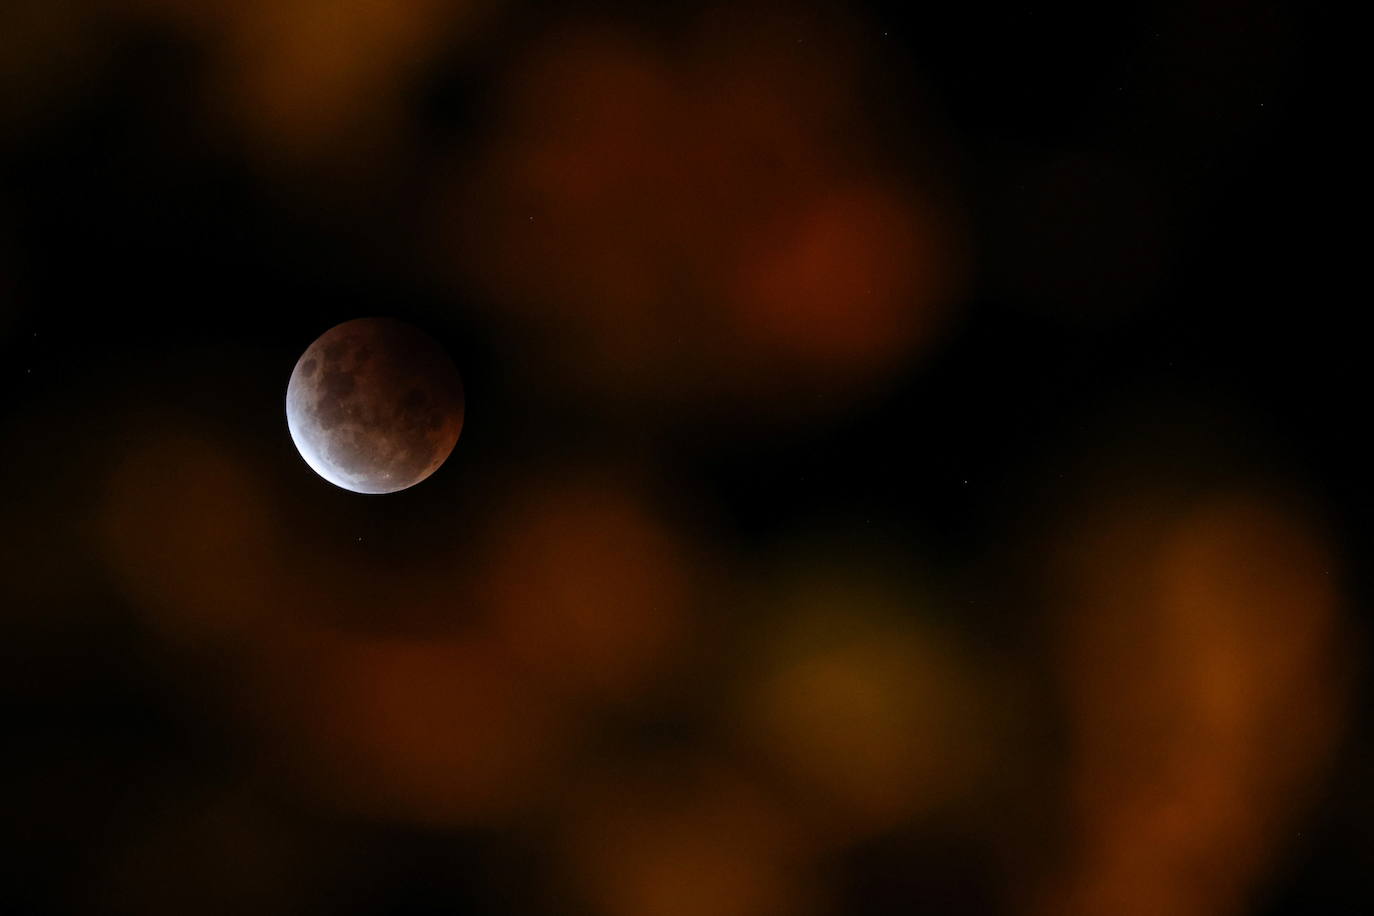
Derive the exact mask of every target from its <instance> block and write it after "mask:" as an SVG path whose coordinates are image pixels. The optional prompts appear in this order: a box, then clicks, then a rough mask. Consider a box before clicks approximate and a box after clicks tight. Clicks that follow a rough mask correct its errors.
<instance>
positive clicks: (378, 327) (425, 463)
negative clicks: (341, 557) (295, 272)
mask: <svg viewBox="0 0 1374 916" xmlns="http://www.w3.org/2000/svg"><path fill="white" fill-rule="evenodd" d="M286 424H287V427H288V428H289V429H290V430H291V438H292V440H293V441H294V442H295V443H296V448H297V449H299V450H300V453H301V457H302V458H304V459H305V461H306V463H307V464H309V465H310V467H311V468H313V469H314V471H315V473H317V474H319V475H320V476H321V477H323V478H324V479H325V480H327V481H329V482H330V483H332V484H335V485H337V486H340V487H343V488H344V489H345V490H352V491H353V492H355V493H394V492H396V491H397V490H404V489H405V488H406V487H412V486H414V485H415V484H417V483H419V482H420V481H422V480H424V479H425V478H426V477H428V476H429V475H430V474H433V473H434V472H435V470H437V469H438V467H439V465H441V464H443V463H444V460H445V459H446V458H448V456H449V453H450V452H452V451H453V446H454V444H455V443H456V442H457V441H458V434H459V433H460V432H462V429H463V383H462V381H461V380H460V379H459V377H458V370H457V369H455V368H454V366H453V362H452V360H450V359H449V358H448V354H446V353H445V352H444V351H443V349H442V348H441V347H440V346H439V345H438V344H437V343H436V342H435V341H434V340H433V339H432V338H431V337H429V335H427V334H425V333H424V332H423V331H420V330H419V329H418V328H414V327H411V326H410V325H408V324H403V323H401V322H399V321H394V320H392V319H389V318H359V319H356V320H354V321H346V322H344V323H343V324H341V325H339V326H337V327H335V328H331V329H330V330H328V331H326V332H325V333H324V334H323V335H321V337H320V338H319V339H318V340H316V341H315V342H314V343H312V344H311V345H310V347H309V348H308V349H307V350H306V351H305V353H304V354H303V355H302V356H301V358H300V360H299V361H297V363H296V368H295V369H294V370H293V371H292V373H291V381H290V383H289V384H288V385H287V388H286Z"/></svg>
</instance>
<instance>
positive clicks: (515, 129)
mask: <svg viewBox="0 0 1374 916" xmlns="http://www.w3.org/2000/svg"><path fill="white" fill-rule="evenodd" d="M725 18H726V19H728V20H729V23H728V27H725V26H722V25H721V24H720V23H718V22H715V21H713V20H712V19H711V17H705V18H704V19H703V21H702V22H700V23H699V24H698V25H697V27H696V28H695V29H694V30H692V31H691V32H690V33H689V35H688V36H687V37H683V38H679V39H675V40H673V41H671V42H670V41H666V40H660V39H657V38H655V37H653V36H651V35H649V34H646V33H637V32H634V31H631V30H629V29H625V28H612V27H602V28H590V27H582V28H572V29H568V30H565V31H562V32H557V33H555V34H553V35H551V36H549V37H547V38H546V39H545V40H544V41H542V42H541V43H538V44H536V45H535V46H534V47H533V48H532V49H531V50H530V51H529V52H528V53H527V55H526V56H525V57H524V58H523V59H521V60H519V61H518V62H517V63H516V64H515V65H514V67H513V68H512V74H511V76H510V78H509V80H508V83H509V89H508V92H507V95H506V97H505V98H506V101H505V109H504V112H505V113H504V117H503V119H502V122H501V127H500V128H499V129H498V130H497V132H496V134H495V136H494V137H493V138H492V140H491V142H490V147H489V149H487V150H486V151H485V154H484V156H483V157H482V159H481V161H479V162H478V163H476V164H475V167H474V166H471V165H469V164H467V163H464V164H463V165H462V166H461V169H462V171H461V173H460V174H459V175H458V176H457V178H456V179H455V182H454V191H453V194H452V196H451V197H450V198H449V202H448V203H447V204H446V205H445V209H444V210H443V211H442V212H441V214H440V216H439V219H438V222H437V225H438V228H439V230H440V231H439V234H438V238H437V241H436V249H435V256H436V258H437V259H438V262H439V264H440V269H441V270H442V271H446V272H448V273H450V274H451V275H453V276H454V277H455V279H457V280H458V281H459V282H460V283H463V284H468V283H471V284H475V285H476V286H477V287H479V288H480V289H481V290H482V291H483V296H484V297H485V298H488V299H489V300H490V301H491V302H492V303H493V304H495V305H496V306H498V309H499V310H498V313H497V315H496V317H497V319H498V320H499V321H501V322H502V323H503V325H504V326H506V327H509V328H511V329H513V330H514V331H516V332H518V333H519V335H520V339H521V340H522V341H524V342H525V343H526V344H527V345H528V346H529V347H530V348H531V351H532V352H534V353H536V354H537V355H538V358H537V359H536V360H531V361H530V365H532V366H537V367H539V370H538V371H540V372H542V373H544V375H542V376H541V379H542V380H543V382H544V383H545V384H548V385H549V386H551V388H552V389H553V390H560V389H564V388H569V387H570V390H572V391H574V392H577V393H579V394H582V395H584V396H585V395H587V394H592V395H595V396H596V397H598V399H601V400H604V401H607V402H610V403H612V404H617V405H621V406H624V405H631V406H632V405H634V404H635V403H638V402H643V403H645V404H650V403H658V402H659V401H660V400H661V399H664V398H666V399H668V401H669V402H670V403H683V402H689V403H691V402H698V403H700V402H706V403H711V404H712V405H713V407H714V408H715V409H721V408H722V407H726V406H727V405H731V406H740V407H749V408H750V409H753V408H757V407H760V406H763V407H766V406H768V405H773V406H774V407H775V408H777V407H782V408H786V409H796V408H797V407H799V406H800V404H801V398H803V397H804V396H807V395H812V394H815V393H817V392H824V393H826V394H829V395H832V396H833V397H834V398H836V399H838V401H839V402H841V403H843V402H844V401H845V400H847V399H849V398H850V397H852V396H854V395H856V394H858V393H861V392H863V391H865V390H867V389H868V388H869V387H871V386H872V385H874V384H879V383H881V381H882V380H884V379H885V378H887V377H888V375H889V374H890V373H891V372H892V371H893V370H894V369H895V368H896V367H897V366H898V365H900V364H901V363H902V362H903V361H904V360H906V359H908V358H910V357H911V356H912V355H913V354H915V353H918V352H920V351H921V350H923V349H924V348H925V347H926V346H928V345H929V344H930V343H931V342H932V341H933V339H934V336H935V334H936V331H937V330H938V328H939V327H940V326H941V325H942V324H943V316H944V313H945V311H946V309H947V308H948V306H950V305H951V304H952V303H953V301H954V300H955V298H956V297H957V295H958V294H959V292H960V290H961V283H962V276H963V272H964V260H965V252H964V247H965V243H964V239H963V235H962V230H961V228H960V223H959V219H958V216H957V212H956V210H955V209H954V207H953V199H954V195H953V194H952V193H951V191H950V183H949V181H948V180H947V179H945V178H943V177H942V176H941V175H940V174H939V172H938V170H936V169H935V168H934V166H933V165H932V163H931V162H926V161H915V160H913V161H909V162H906V163H902V164H901V165H900V166H898V165H894V164H892V163H890V162H885V161H883V160H882V159H881V158H880V157H878V156H877V155H876V150H877V146H876V143H875V132H876V130H877V127H876V125H875V124H872V123H865V122H864V120H863V119H862V118H861V117H859V116H857V115H856V112H857V111H858V110H859V106H858V105H857V102H858V100H859V99H860V98H861V95H862V89H861V88H860V87H861V77H862V75H863V73H864V68H863V67H862V66H861V63H860V57H859V55H857V54H856V53H855V52H854V49H853V48H852V47H850V46H849V45H848V44H847V43H846V41H845V40H844V38H843V36H844V35H845V34H846V30H845V29H844V28H843V27H837V28H834V29H830V30H826V29H821V28H817V29H816V30H815V33H814V34H810V35H809V36H808V37H809V38H810V39H811V40H810V41H807V42H800V41H795V40H793V39H790V38H789V39H786V40H783V39H780V38H779V37H777V34H776V33H775V32H773V31H770V30H769V29H768V28H767V17H766V16H762V15H760V16H757V17H754V16H751V15H749V14H738V15H737V16H735V17H734V18H731V17H729V16H727V17H725ZM722 399H728V400H722Z"/></svg>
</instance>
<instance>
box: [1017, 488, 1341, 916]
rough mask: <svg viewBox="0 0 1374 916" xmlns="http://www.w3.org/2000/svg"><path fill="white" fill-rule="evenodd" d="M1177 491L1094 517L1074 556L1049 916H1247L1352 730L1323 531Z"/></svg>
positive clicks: (1264, 493)
mask: <svg viewBox="0 0 1374 916" xmlns="http://www.w3.org/2000/svg"><path fill="white" fill-rule="evenodd" d="M1185 492H1186V491H1180V490H1177V489H1176V490H1175V491H1174V492H1172V493H1171V492H1169V491H1167V490H1163V491H1159V492H1156V493H1153V494H1146V493H1143V492H1142V493H1139V494H1137V498H1135V499H1130V500H1127V501H1124V502H1122V501H1120V500H1119V499H1116V500H1113V501H1111V502H1107V503H1103V504H1102V505H1101V506H1100V508H1099V509H1098V511H1097V512H1096V513H1095V514H1091V515H1089V516H1086V517H1085V519H1083V520H1082V522H1081V523H1080V524H1081V527H1080V528H1079V535H1078V539H1077V540H1075V541H1073V542H1072V543H1073V544H1074V545H1075V546H1074V548H1073V549H1072V550H1071V551H1069V552H1066V553H1065V554H1064V557H1065V558H1066V559H1067V560H1069V562H1070V565H1069V567H1068V568H1067V569H1064V570H1062V578H1061V579H1060V580H1059V583H1058V587H1059V589H1060V595H1061V596H1062V599H1063V601H1064V603H1063V605H1062V617H1061V620H1060V623H1061V638H1062V642H1061V651H1062V655H1061V657H1060V663H1061V665H1060V670H1061V672H1062V676H1063V679H1064V680H1063V683H1064V686H1065V688H1066V698H1067V702H1068V704H1069V707H1068V708H1069V717H1070V724H1071V727H1072V731H1073V756H1072V762H1071V774H1070V779H1071V781H1072V787H1073V792H1072V809H1071V810H1072V817H1073V823H1074V831H1073V835H1074V844H1073V846H1072V850H1071V852H1070V855H1069V860H1070V864H1069V866H1068V868H1067V872H1066V875H1065V876H1064V878H1063V883H1062V884H1061V885H1060V886H1059V887H1058V888H1057V890H1055V891H1054V893H1053V894H1052V895H1051V897H1050V899H1049V902H1048V903H1047V905H1046V908H1045V910H1044V912H1047V913H1056V914H1070V916H1072V914H1079V913H1081V914H1096V913H1103V912H1113V913H1122V914H1137V913H1138V914H1141V916H1144V914H1147V913H1148V914H1154V913H1166V912H1167V913H1177V914H1181V916H1193V914H1196V916H1225V914H1228V913H1240V912H1245V907H1246V905H1247V903H1248V900H1249V897H1250V895H1251V894H1252V893H1253V892H1254V891H1255V886H1254V883H1255V878H1256V876H1257V875H1259V874H1262V873H1263V872H1264V869H1265V868H1266V866H1267V865H1268V864H1269V862H1270V861H1271V859H1272V858H1273V857H1274V856H1275V855H1276V854H1278V853H1279V852H1281V851H1282V843H1283V839H1282V838H1283V837H1284V835H1285V830H1284V825H1285V824H1287V823H1288V822H1289V821H1290V819H1291V818H1292V817H1293V816H1294V815H1295V814H1297V813H1299V812H1301V811H1302V810H1303V808H1304V806H1305V804H1307V803H1308V801H1310V799H1309V798H1308V797H1307V796H1306V795H1305V792H1304V787H1310V786H1312V785H1315V784H1316V782H1317V780H1316V777H1318V776H1319V775H1320V772H1321V770H1322V767H1323V765H1324V763H1325V761H1326V760H1327V757H1328V755H1329V754H1330V752H1331V750H1332V749H1333V746H1334V745H1333V742H1334V740H1335V739H1336V737H1337V734H1338V727H1339V723H1340V722H1341V721H1342V719H1343V712H1342V710H1343V696H1344V691H1343V686H1344V677H1343V674H1342V670H1343V665H1342V659H1343V656H1342V652H1341V645H1340V642H1339V636H1338V629H1337V624H1338V619H1339V613H1340V595H1339V591H1338V586H1337V583H1336V578H1335V577H1336V575H1337V570H1336V569H1335V568H1334V557H1333V555H1332V551H1331V547H1330V545H1329V542H1328V539H1327V537H1326V535H1325V534H1324V533H1323V531H1322V528H1321V526H1320V524H1319V523H1318V522H1317V521H1316V520H1315V519H1314V518H1312V517H1311V516H1310V515H1309V514H1308V513H1307V512H1306V511H1305V510H1304V509H1303V508H1302V506H1301V503H1300V502H1296V501H1293V500H1291V499H1290V498H1288V497H1285V496H1284V495H1282V494H1281V493H1280V492H1278V491H1273V490H1268V489H1249V488H1244V489H1226V490H1221V491H1217V492H1213V493H1205V494H1203V495H1201V496H1186V495H1184V493H1185ZM1203 876H1205V879H1204V878H1203Z"/></svg>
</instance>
